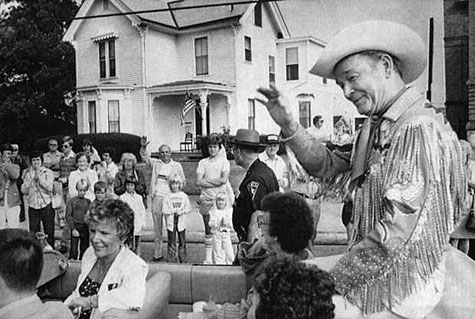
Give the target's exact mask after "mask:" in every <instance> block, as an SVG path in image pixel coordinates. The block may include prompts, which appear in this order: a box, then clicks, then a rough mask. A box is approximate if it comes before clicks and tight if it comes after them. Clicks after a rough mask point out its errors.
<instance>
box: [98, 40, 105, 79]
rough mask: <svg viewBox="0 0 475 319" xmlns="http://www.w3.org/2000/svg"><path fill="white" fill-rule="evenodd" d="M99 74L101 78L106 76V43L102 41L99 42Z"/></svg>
mask: <svg viewBox="0 0 475 319" xmlns="http://www.w3.org/2000/svg"><path fill="white" fill-rule="evenodd" d="M99 76H100V78H101V79H102V78H105V77H106V44H105V43H104V42H100V43H99Z"/></svg>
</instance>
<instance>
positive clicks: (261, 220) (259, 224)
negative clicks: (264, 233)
mask: <svg viewBox="0 0 475 319" xmlns="http://www.w3.org/2000/svg"><path fill="white" fill-rule="evenodd" d="M264 225H267V226H269V222H268V221H266V220H264V216H262V215H259V216H257V227H258V228H262V226H264Z"/></svg>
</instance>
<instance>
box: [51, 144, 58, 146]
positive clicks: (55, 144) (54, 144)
mask: <svg viewBox="0 0 475 319" xmlns="http://www.w3.org/2000/svg"><path fill="white" fill-rule="evenodd" d="M49 146H58V144H49Z"/></svg>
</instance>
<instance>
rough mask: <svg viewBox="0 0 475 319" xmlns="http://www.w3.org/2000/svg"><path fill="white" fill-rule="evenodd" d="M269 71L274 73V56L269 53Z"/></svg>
mask: <svg viewBox="0 0 475 319" xmlns="http://www.w3.org/2000/svg"><path fill="white" fill-rule="evenodd" d="M269 73H275V57H273V56H272V55H269Z"/></svg>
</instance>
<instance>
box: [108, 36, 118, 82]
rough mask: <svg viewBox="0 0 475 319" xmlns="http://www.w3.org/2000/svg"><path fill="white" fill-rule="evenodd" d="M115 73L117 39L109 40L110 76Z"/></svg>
mask: <svg viewBox="0 0 475 319" xmlns="http://www.w3.org/2000/svg"><path fill="white" fill-rule="evenodd" d="M115 75H116V74H115V40H109V76H115Z"/></svg>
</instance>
